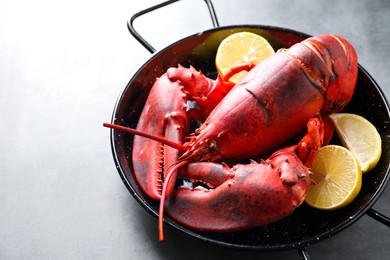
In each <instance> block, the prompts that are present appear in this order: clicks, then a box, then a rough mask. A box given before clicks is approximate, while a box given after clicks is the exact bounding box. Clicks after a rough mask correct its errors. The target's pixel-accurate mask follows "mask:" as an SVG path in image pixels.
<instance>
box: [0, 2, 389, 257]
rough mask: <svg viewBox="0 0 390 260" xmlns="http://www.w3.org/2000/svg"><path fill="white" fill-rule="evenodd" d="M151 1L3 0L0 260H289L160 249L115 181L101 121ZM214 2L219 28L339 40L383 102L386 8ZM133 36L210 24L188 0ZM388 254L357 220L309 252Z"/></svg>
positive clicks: (133, 58)
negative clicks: (263, 28) (257, 28)
mask: <svg viewBox="0 0 390 260" xmlns="http://www.w3.org/2000/svg"><path fill="white" fill-rule="evenodd" d="M158 2H159V1H151V0H148V1H123V0H122V1H121V0H114V1H79V0H78V1H75V0H68V1H48V0H47V1H45V0H36V1H25V0H15V1H6V0H0V111H1V112H0V119H1V126H0V137H1V138H0V154H1V155H0V259H237V258H238V257H240V259H242V258H244V257H245V258H246V259H299V255H298V253H297V252H296V251H294V250H291V251H282V252H253V251H251V252H247V251H238V250H233V249H227V248H222V247H217V246H213V245H209V244H205V243H203V242H201V241H197V240H194V239H190V238H187V237H184V236H182V235H180V234H177V233H176V232H173V231H170V230H169V229H167V230H166V241H165V242H162V243H160V242H158V241H157V233H156V225H157V224H156V223H157V222H156V219H155V218H154V217H152V216H150V215H149V214H148V213H147V212H146V211H145V210H144V209H142V208H141V207H140V206H139V205H138V203H137V202H135V200H134V199H133V198H132V196H131V195H130V194H129V193H128V191H127V189H126V188H125V186H124V185H123V183H122V181H121V179H120V178H119V176H118V174H117V171H116V169H115V166H114V163H113V159H112V156H111V150H110V144H109V131H108V130H107V129H104V128H103V127H101V124H102V122H104V121H109V120H110V117H111V113H112V110H113V107H114V104H115V101H116V99H117V97H118V95H119V93H120V91H121V90H122V89H123V88H124V86H125V85H126V84H127V82H128V81H129V80H130V78H131V77H132V75H133V74H134V73H135V72H136V71H137V69H138V68H139V67H140V66H141V65H142V64H143V63H144V62H146V61H147V59H148V58H149V57H150V54H149V53H148V52H147V51H146V50H145V49H144V48H143V47H142V46H141V45H140V44H139V43H138V42H136V40H135V39H133V38H132V37H131V36H130V34H129V33H128V31H127V28H126V21H127V20H128V19H129V18H130V16H131V15H132V14H134V13H135V12H137V11H140V10H142V9H144V8H146V7H149V6H151V5H154V4H156V3H158ZM213 2H214V6H215V8H216V11H217V15H218V18H219V22H220V24H221V25H231V24H266V25H275V26H280V27H288V28H292V29H295V30H298V31H302V32H306V33H308V34H313V35H314V34H320V33H335V34H340V35H342V36H344V37H345V38H347V39H348V40H349V41H350V42H351V43H352V44H353V45H354V46H355V47H356V49H357V52H358V54H359V62H360V64H362V65H363V66H364V67H365V69H366V70H367V71H368V72H369V73H370V74H371V75H372V76H373V77H374V78H375V80H376V81H377V83H378V84H379V85H380V86H381V87H382V89H383V91H384V92H385V94H386V96H387V97H390V77H389V68H390V61H389V58H388V56H389V55H388V53H389V52H390V44H389V42H390V34H389V32H390V31H389V28H390V27H389V26H388V25H389V24H390V2H389V1H386V0H382V1H380V0H373V1H352V0H350V1H337V0H328V1H312V0H306V1H299V0H296V1H279V0H273V1H267V0H262V1H254V0H253V1H251V0H240V1H223V0H214V1H213ZM166 12H168V13H166ZM169 12H170V13H169ZM135 25H136V27H137V28H138V29H139V30H140V31H141V32H142V33H143V35H144V36H145V38H147V39H148V40H150V42H151V43H152V44H153V45H154V46H155V47H156V48H157V49H160V48H162V47H164V46H166V45H167V44H169V43H172V42H174V41H176V40H178V39H180V38H182V37H184V36H186V35H189V34H192V33H196V32H198V31H202V30H205V29H208V28H211V26H212V25H211V22H210V19H209V17H208V14H207V10H206V7H205V5H204V3H203V2H202V1H196V0H194V1H193V2H191V1H184V3H177V4H175V6H172V8H171V9H169V10H167V11H157V12H156V13H153V15H151V16H147V17H144V18H142V19H141V18H140V20H139V21H137V23H136V24H135ZM389 201H390V189H389V188H387V189H386V190H385V191H384V193H383V195H382V197H381V198H380V199H379V200H378V202H377V203H376V204H375V205H374V208H375V209H376V210H378V211H380V212H382V213H384V214H386V215H387V216H389V215H390V205H389ZM389 246H390V230H389V228H387V227H386V226H384V225H382V224H380V223H378V222H376V221H375V220H373V219H371V218H370V217H368V216H363V217H362V218H361V219H360V220H359V221H357V222H356V223H354V224H353V225H352V226H350V227H349V228H347V229H346V230H344V231H343V232H341V233H339V234H337V235H336V236H334V237H331V238H329V239H326V240H324V241H322V242H320V243H316V244H314V245H312V246H310V247H308V248H307V251H308V252H309V254H310V256H311V258H312V259H336V258H337V259H346V260H347V259H385V258H386V257H387V256H388V254H389V253H390V249H389Z"/></svg>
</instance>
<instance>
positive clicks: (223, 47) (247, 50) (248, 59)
mask: <svg viewBox="0 0 390 260" xmlns="http://www.w3.org/2000/svg"><path fill="white" fill-rule="evenodd" d="M274 53H275V51H274V49H273V48H272V46H271V45H270V44H269V42H268V41H267V40H266V39H265V38H263V37H262V36H260V35H257V34H254V33H250V32H239V33H235V34H232V35H230V36H228V37H227V38H225V39H224V40H223V41H222V42H221V43H220V45H219V47H218V51H217V55H216V58H215V65H216V67H217V70H218V73H219V74H221V76H224V75H226V74H227V73H228V72H229V71H230V69H231V68H234V67H235V66H237V65H241V64H249V63H252V64H255V65H257V64H259V63H260V62H262V61H263V60H264V59H266V58H268V57H269V56H271V55H272V54H274ZM246 73H247V72H246V71H242V72H239V73H237V74H236V75H234V76H233V77H231V78H230V80H229V81H231V82H232V83H234V84H236V83H237V82H238V81H239V80H240V79H242V78H243V77H244V76H245V75H246Z"/></svg>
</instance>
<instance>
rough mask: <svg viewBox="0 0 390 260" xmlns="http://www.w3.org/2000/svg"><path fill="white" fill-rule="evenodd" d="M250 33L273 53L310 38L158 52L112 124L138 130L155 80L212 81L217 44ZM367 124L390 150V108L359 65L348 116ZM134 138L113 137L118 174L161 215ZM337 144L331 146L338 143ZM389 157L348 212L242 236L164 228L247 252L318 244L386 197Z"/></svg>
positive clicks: (270, 34)
mask: <svg viewBox="0 0 390 260" xmlns="http://www.w3.org/2000/svg"><path fill="white" fill-rule="evenodd" d="M240 31H250V32H253V33H256V34H259V35H261V36H263V37H265V38H266V39H268V40H269V42H270V43H271V45H272V46H273V47H274V49H279V48H288V47H290V46H291V45H293V44H294V43H297V42H300V41H302V40H303V39H305V38H307V37H309V35H306V34H304V33H301V32H297V31H293V30H289V29H284V28H277V27H269V26H258V25H253V26H228V27H219V28H215V29H211V30H208V31H205V32H202V33H201V34H195V35H192V36H190V37H187V38H185V39H182V40H180V41H178V42H176V43H174V44H172V45H170V46H168V47H167V48H165V49H163V50H161V51H159V52H158V53H156V54H155V55H153V57H152V58H151V59H150V60H149V61H147V62H146V63H145V64H144V65H143V66H142V67H141V68H140V69H139V70H138V72H137V73H136V74H135V75H134V76H133V78H132V79H131V80H130V82H129V83H128V85H127V86H126V88H125V89H124V90H123V92H122V94H121V95H120V97H119V99H118V101H117V104H116V106H115V108H114V112H113V117H112V123H117V124H121V125H127V126H130V127H135V126H136V124H137V121H138V117H139V115H140V113H141V110H142V108H143V105H144V103H145V101H146V98H147V96H148V93H149V90H150V87H151V86H152V84H151V82H152V83H153V82H154V80H155V78H157V77H158V76H160V75H161V74H162V73H164V72H165V71H166V70H167V69H168V68H169V67H172V66H176V65H177V64H178V63H180V64H182V65H183V66H186V67H188V66H190V65H192V66H194V67H196V68H198V69H200V70H202V71H203V73H204V74H206V75H208V76H213V75H215V74H216V69H215V65H214V58H213V57H215V53H216V50H217V48H218V45H219V43H220V42H221V41H222V40H223V39H224V38H225V37H227V36H228V35H230V34H232V33H236V32H240ZM344 111H346V112H352V113H355V114H359V115H362V116H364V117H366V118H368V119H369V120H370V121H371V122H372V123H373V124H374V125H375V126H376V127H377V129H378V131H379V133H380V135H381V137H382V141H383V144H384V146H389V145H390V133H389V131H390V127H389V126H388V122H390V116H389V105H388V102H387V100H386V98H385V97H384V94H383V92H382V91H381V89H380V87H379V86H378V85H377V84H376V82H375V81H374V79H373V78H372V77H371V76H370V75H369V74H368V72H367V71H365V70H364V68H363V67H362V66H360V65H359V72H358V82H357V86H356V90H355V94H354V96H353V98H352V100H351V102H350V103H349V105H348V106H347V107H346V109H345V110H344ZM132 139H133V136H132V135H131V134H124V133H119V132H116V131H111V145H112V151H113V156H114V160H115V163H116V165H117V169H118V172H119V174H120V176H121V178H122V180H123V181H124V183H125V185H126V187H127V188H128V189H129V191H130V193H131V194H132V195H133V196H134V198H135V199H136V200H137V201H138V202H139V203H140V204H141V205H142V206H143V207H144V208H146V209H147V210H148V211H149V212H150V213H151V214H153V215H154V216H157V215H158V202H156V201H154V200H152V199H150V198H149V197H148V196H146V194H144V193H143V191H142V190H141V189H140V187H139V186H138V184H137V182H136V180H135V178H134V173H133V169H132V159H131V154H132V151H131V149H132ZM337 141H338V140H337V139H336V140H333V142H337ZM389 164H390V151H389V150H385V149H384V150H383V154H382V157H381V159H380V161H379V163H378V165H377V167H376V168H375V169H374V170H373V171H372V172H370V174H369V175H365V176H364V181H363V186H362V189H361V192H360V194H359V195H358V197H357V198H356V199H355V200H354V201H353V202H352V203H351V204H350V205H349V206H347V207H345V208H343V209H340V210H337V211H333V212H327V211H319V210H316V209H313V208H310V207H308V206H306V205H302V206H301V207H300V208H298V209H297V210H296V211H295V212H294V213H293V214H292V215H291V216H289V217H287V218H286V219H283V220H281V221H279V222H276V223H273V224H269V225H267V226H263V227H258V228H253V229H249V230H245V231H240V232H228V233H222V234H220V233H211V232H210V233H209V232H201V231H194V230H191V229H189V228H187V227H184V226H182V225H180V224H178V223H175V222H174V221H173V220H172V219H170V218H169V216H166V217H165V221H166V223H167V224H168V225H169V226H170V227H172V228H174V229H175V230H178V231H180V232H183V233H185V234H187V235H190V236H192V237H195V238H198V239H201V240H204V241H208V242H211V243H214V244H218V245H223V246H229V247H235V248H246V249H258V250H270V249H291V248H296V247H301V246H305V245H309V244H313V243H316V242H318V241H321V240H322V239H325V238H328V237H330V236H332V235H334V234H335V233H337V232H339V231H341V230H343V229H344V228H346V227H348V226H349V225H351V224H352V223H354V222H355V221H356V220H358V219H359V218H360V217H361V216H362V215H364V214H365V213H366V212H367V211H368V210H369V209H370V208H371V206H372V205H373V204H374V203H375V201H376V200H377V199H378V198H379V196H380V195H381V193H382V192H383V190H384V188H385V187H386V184H387V182H388V180H389V170H390V168H389Z"/></svg>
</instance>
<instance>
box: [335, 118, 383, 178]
mask: <svg viewBox="0 0 390 260" xmlns="http://www.w3.org/2000/svg"><path fill="white" fill-rule="evenodd" d="M329 117H330V118H331V120H332V121H333V123H334V125H335V128H336V132H337V135H338V136H339V138H340V140H341V142H342V143H343V145H344V146H345V147H347V148H348V149H349V150H350V151H351V152H352V153H353V154H354V155H355V156H356V158H357V160H358V161H359V164H360V168H361V170H362V172H363V173H366V172H369V171H370V170H372V169H373V168H374V167H375V166H376V165H377V163H378V161H379V159H380V157H381V154H382V139H381V137H380V135H379V133H378V131H377V130H376V128H375V126H374V125H373V124H371V122H369V121H368V120H367V119H365V118H364V117H362V116H359V115H356V114H349V113H333V114H330V115H329Z"/></svg>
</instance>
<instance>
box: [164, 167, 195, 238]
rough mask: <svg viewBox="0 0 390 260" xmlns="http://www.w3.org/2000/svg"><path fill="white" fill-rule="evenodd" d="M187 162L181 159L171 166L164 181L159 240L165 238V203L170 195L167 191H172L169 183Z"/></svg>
mask: <svg viewBox="0 0 390 260" xmlns="http://www.w3.org/2000/svg"><path fill="white" fill-rule="evenodd" d="M187 163H189V161H188V160H184V161H179V162H178V163H177V164H175V165H174V166H173V167H170V168H169V170H168V172H167V175H166V176H165V181H164V185H163V189H162V192H161V198H160V207H159V211H158V240H160V241H162V240H164V224H163V221H164V204H165V198H166V196H167V195H169V194H167V193H168V192H170V190H168V186H169V183H170V182H171V179H172V178H175V177H173V176H175V173H176V172H177V170H178V169H179V168H180V167H182V166H184V165H186V164H187Z"/></svg>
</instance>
